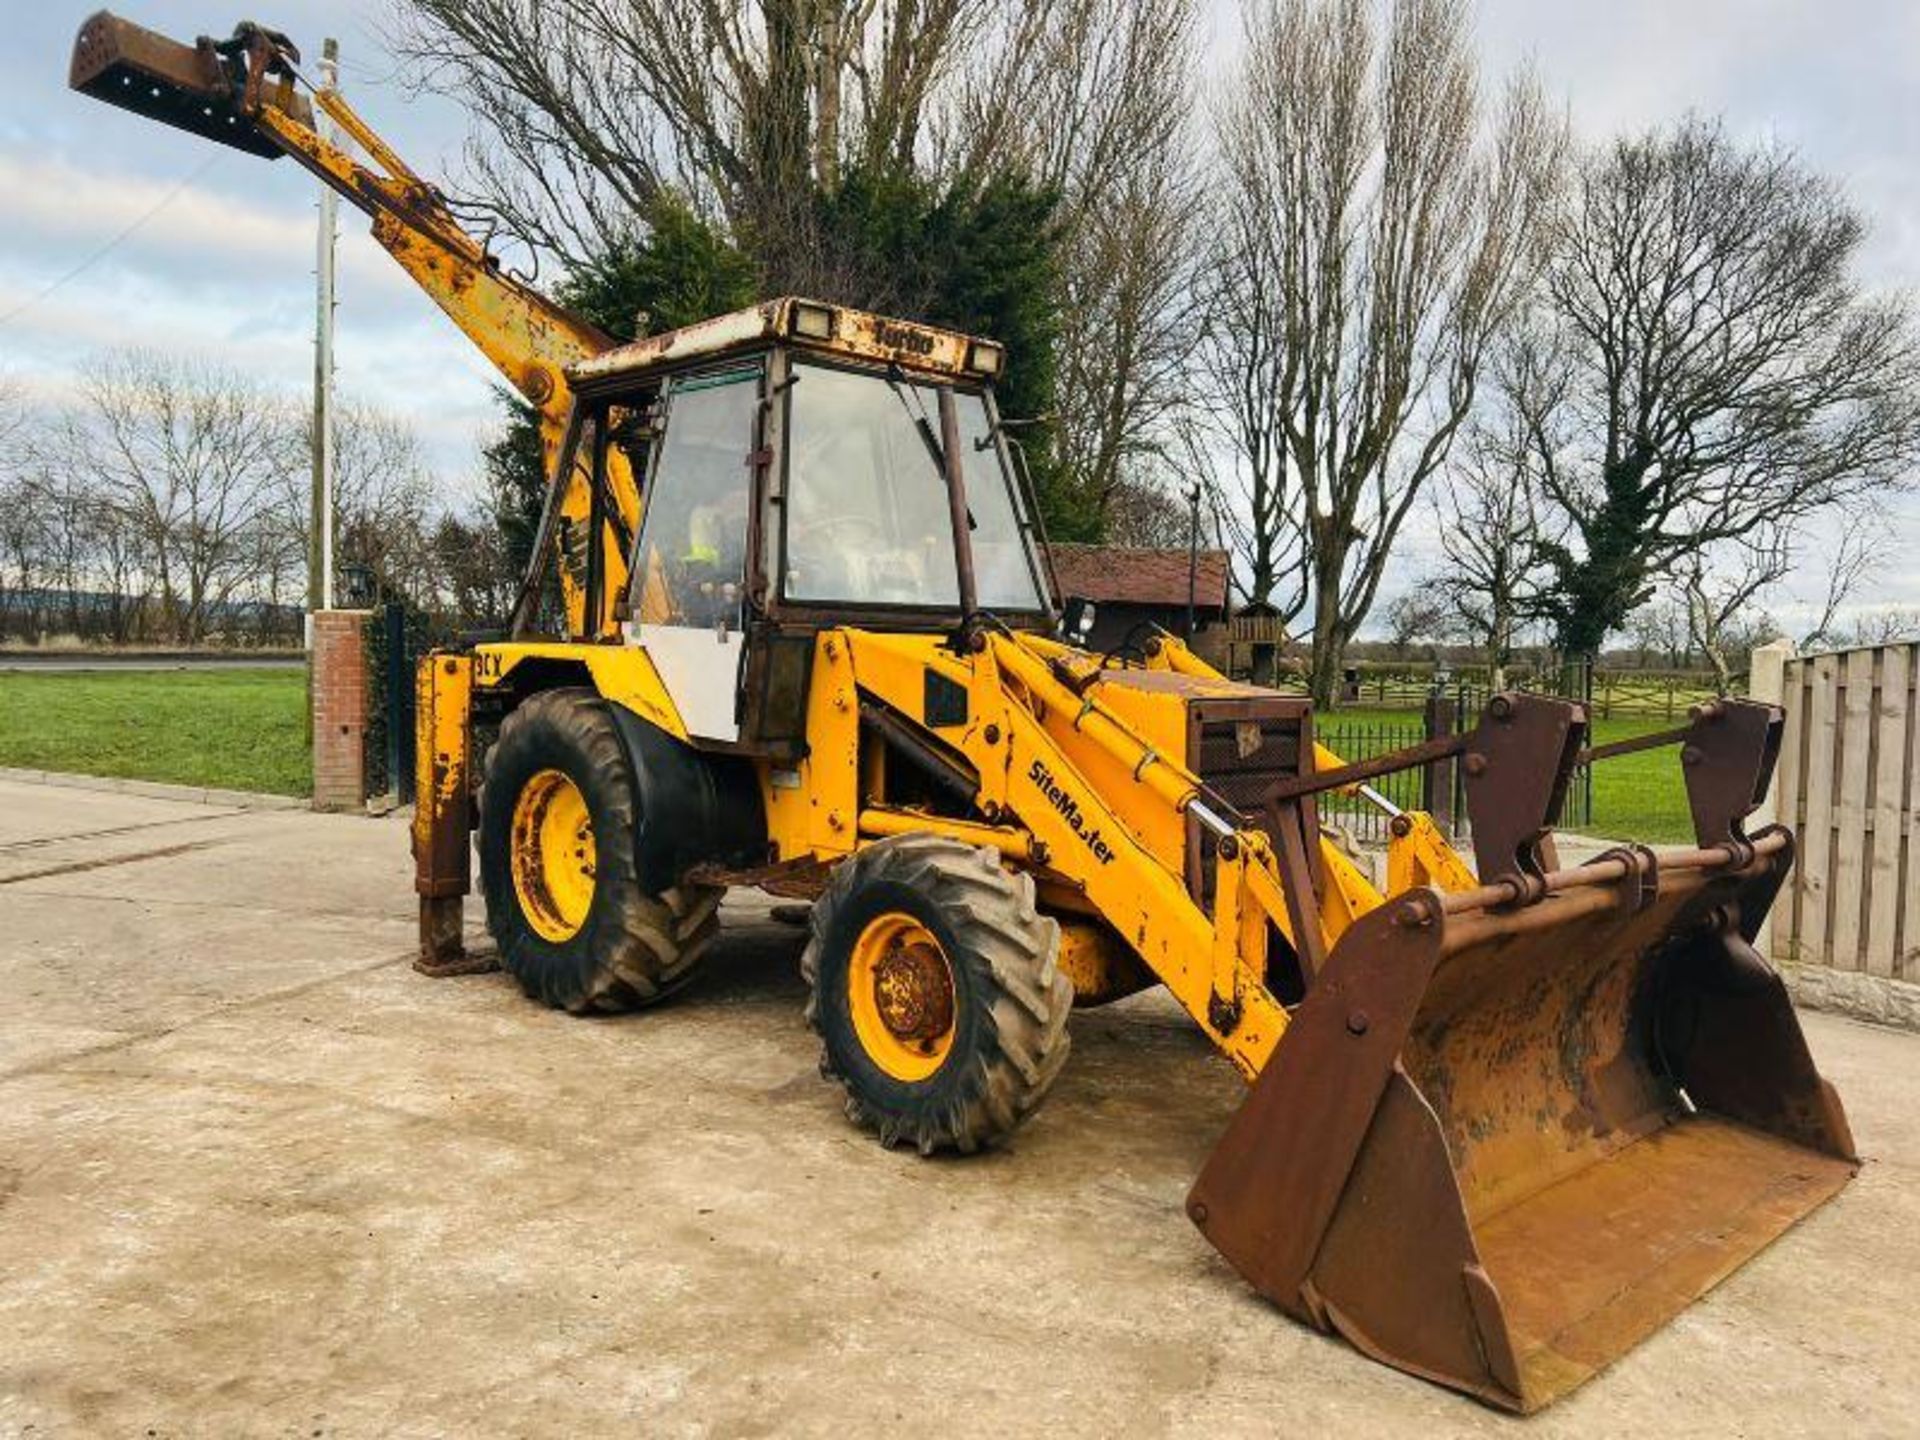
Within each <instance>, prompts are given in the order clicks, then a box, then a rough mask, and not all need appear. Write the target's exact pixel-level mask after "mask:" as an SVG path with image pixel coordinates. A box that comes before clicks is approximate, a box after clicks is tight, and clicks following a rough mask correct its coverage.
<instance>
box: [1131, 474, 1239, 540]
mask: <svg viewBox="0 0 1920 1440" xmlns="http://www.w3.org/2000/svg"><path fill="white" fill-rule="evenodd" d="M1192 530H1193V512H1192V509H1191V508H1190V507H1189V505H1188V503H1187V501H1186V500H1185V499H1183V498H1182V497H1181V496H1180V495H1178V494H1177V493H1175V492H1174V491H1173V490H1172V489H1170V488H1168V487H1167V486H1166V485H1165V484H1163V483H1161V481H1160V480H1159V479H1158V478H1157V477H1153V478H1149V477H1147V476H1144V475H1143V476H1141V478H1137V479H1126V480H1122V481H1121V482H1120V483H1119V484H1118V485H1117V486H1115V488H1114V491H1113V494H1112V496H1111V497H1110V499H1109V501H1108V507H1107V543H1108V544H1110V545H1119V546H1124V547H1127V548H1132V549H1162V550H1173V549H1181V550H1184V549H1185V548H1186V546H1187V541H1188V539H1189V537H1190V535H1191V533H1192ZM1199 541H1200V545H1201V548H1202V549H1211V548H1213V547H1214V546H1215V544H1216V543H1217V542H1216V540H1215V538H1214V536H1213V534H1212V530H1211V517H1210V516H1209V515H1207V514H1206V513H1204V512H1203V513H1202V514H1201V516H1200V535H1199Z"/></svg>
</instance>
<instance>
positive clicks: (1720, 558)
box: [1676, 527, 1794, 695]
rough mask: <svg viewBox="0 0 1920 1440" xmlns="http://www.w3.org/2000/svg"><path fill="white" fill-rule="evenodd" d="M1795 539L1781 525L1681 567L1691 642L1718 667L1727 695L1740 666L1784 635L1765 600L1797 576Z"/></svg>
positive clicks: (1696, 554)
mask: <svg viewBox="0 0 1920 1440" xmlns="http://www.w3.org/2000/svg"><path fill="white" fill-rule="evenodd" d="M1793 539H1794V537H1793V533H1792V531H1791V529H1788V528H1783V527H1775V528H1771V529H1768V530H1765V531H1761V532H1758V533H1757V534H1755V535H1753V536H1751V537H1748V538H1746V539H1743V540H1741V541H1738V542H1736V543H1733V544H1731V545H1729V546H1725V547H1722V549H1721V550H1720V551H1714V550H1706V549H1701V550H1695V551H1693V552H1692V553H1690V554H1688V555H1686V556H1684V557H1682V559H1681V560H1680V562H1679V564H1678V565H1677V566H1676V570H1677V573H1678V582H1679V592H1680V601H1681V605H1682V606H1683V608H1684V612H1685V614H1686V619H1687V639H1688V642H1689V644H1690V645H1691V647H1692V649H1694V650H1695V651H1697V652H1699V653H1700V654H1701V655H1703V656H1705V657H1706V661H1707V663H1708V664H1709V665H1711V666H1712V667H1713V674H1714V683H1715V686H1716V688H1717V689H1718V691H1719V693H1720V694H1722V695H1725V694H1726V693H1728V691H1730V690H1731V689H1732V688H1733V672H1734V667H1735V665H1736V664H1744V663H1745V660H1746V657H1747V656H1748V655H1749V654H1751V653H1752V651H1753V647H1754V646H1756V645H1761V644H1765V643H1766V642H1767V641H1768V640H1771V639H1773V638H1775V637H1776V636H1778V635H1779V633H1780V627H1779V626H1778V625H1776V624H1775V623H1774V621H1773V617H1772V616H1771V615H1769V614H1767V613H1766V611H1765V609H1764V608H1763V607H1762V604H1761V600H1762V597H1764V596H1765V595H1766V593H1767V592H1768V591H1770V590H1772V589H1773V588H1774V587H1775V586H1776V585H1778V584H1779V583H1780V581H1782V580H1783V579H1785V578H1786V577H1787V575H1788V574H1790V573H1791V572H1792V570H1793V557H1794V547H1793Z"/></svg>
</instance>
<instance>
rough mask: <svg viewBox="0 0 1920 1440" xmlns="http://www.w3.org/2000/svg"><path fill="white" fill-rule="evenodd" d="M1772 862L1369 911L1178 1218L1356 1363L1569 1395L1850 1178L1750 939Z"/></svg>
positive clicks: (1771, 843) (1492, 890)
mask: <svg viewBox="0 0 1920 1440" xmlns="http://www.w3.org/2000/svg"><path fill="white" fill-rule="evenodd" d="M1791 850H1792V844H1791V840H1790V837H1788V835H1787V834H1786V832H1785V831H1781V830H1775V831H1770V832H1768V833H1767V834H1765V835H1763V836H1761V837H1760V838H1759V839H1758V840H1756V841H1754V842H1752V843H1751V844H1748V843H1745V842H1743V843H1741V844H1738V845H1730V846H1725V847H1717V848H1712V849H1706V850H1695V851H1685V852H1677V853H1672V854H1667V855H1663V856H1660V857H1658V858H1657V859H1656V857H1655V856H1654V854H1653V852H1651V851H1647V850H1645V849H1631V850H1625V851H1620V852H1615V853H1614V854H1613V855H1610V856H1607V857H1603V859H1602V860H1601V861H1600V862H1596V863H1595V864H1592V865H1590V866H1587V867H1584V868H1582V869H1579V870H1572V871H1565V872H1561V873H1558V874H1555V875H1551V876H1548V877H1545V880H1544V885H1543V889H1544V891H1545V893H1544V894H1543V895H1542V896H1541V897H1540V898H1538V899H1537V900H1535V901H1534V903H1531V904H1527V905H1525V906H1524V907H1521V908H1514V907H1513V905H1512V903H1511V901H1512V895H1511V892H1510V891H1503V890H1502V889H1501V888H1500V887H1489V888H1488V889H1487V890H1482V891H1478V892H1474V893H1473V894H1471V895H1466V896H1455V897H1448V898H1443V897H1442V896H1440V895H1439V894H1438V893H1436V892H1434V891H1430V890H1418V891H1414V892H1411V893H1410V894H1407V895H1403V896H1400V897H1397V898H1395V899H1393V900H1391V901H1389V902H1388V903H1387V904H1386V905H1385V906H1383V907H1382V908H1380V909H1379V910H1376V911H1374V912H1373V913H1371V914H1369V915H1368V916H1366V917H1365V918H1364V919H1362V920H1361V921H1360V922H1358V923H1357V924H1356V925H1355V926H1354V927H1353V928H1352V929H1351V930H1350V931H1348V933H1347V934H1346V935H1345V936H1344V937H1343V938H1342V940H1341V943H1340V944H1339V945H1338V946H1337V947H1336V948H1335V950H1334V952H1333V953H1332V954H1331V955H1330V956H1329V957H1328V961H1327V965H1326V968H1325V970H1324V971H1323V972H1322V974H1321V975H1320V977H1319V978H1318V980H1317V981H1316V983H1315V985H1314V987H1313V989H1312V990H1311V991H1310V993H1309V994H1308V996H1307V998H1306V1000H1305V1001H1304V1002H1303V1003H1302V1005H1301V1006H1300V1008H1299V1010H1298V1011H1297V1013H1296V1015H1295V1017H1294V1020H1293V1023H1292V1024H1291V1025H1290V1026H1289V1027H1288V1029H1287V1032H1286V1034H1285V1035H1284V1036H1283V1037H1282V1038H1281V1041H1280V1044H1279V1046H1278V1048H1277V1049H1276V1050H1275V1052H1274V1055H1273V1058H1272V1059H1271V1061H1270V1062H1269V1063H1268V1065H1267V1067H1266V1069H1265V1070H1264V1071H1263V1072H1262V1074H1261V1076H1260V1078H1259V1080H1258V1081H1257V1082H1256V1083H1255V1085H1254V1087H1253V1090H1252V1091H1251V1093H1250V1094H1249V1096H1248V1099H1247V1103H1246V1105H1245V1106H1244V1108H1243V1109H1242V1110H1241V1111H1240V1112H1239V1114H1238V1115H1236V1116H1235V1117H1234V1120H1233V1121H1232V1123H1231V1124H1230V1125H1229V1127H1228V1129H1227V1131H1226V1134H1225V1135H1224V1136H1223V1138H1222V1139H1221V1140H1220V1142H1219V1144H1218V1146H1217V1147H1216V1148H1215V1150H1214V1151H1213V1153H1212V1155H1211V1156H1210V1157H1209V1158H1208V1160H1207V1163H1206V1166H1205V1168H1204V1169H1203V1170H1202V1171H1201V1174H1200V1176H1199V1179H1198V1180H1197V1181H1196V1182H1195V1184H1194V1187H1193V1191H1192V1193H1191V1195H1190V1196H1189V1199H1188V1212H1189V1214H1190V1215H1191V1216H1192V1218H1193V1220H1194V1221H1195V1223H1196V1224H1197V1225H1198V1226H1199V1227H1200V1229H1201V1230H1202V1231H1203V1232H1204V1233H1205V1234H1206V1236H1207V1238H1208V1239H1209V1240H1211V1241H1212V1242H1213V1244H1214V1245H1215V1246H1216V1247H1217V1248H1218V1249H1219V1250H1220V1251H1221V1253H1222V1254H1223V1255H1225V1256H1226V1258H1227V1259H1228V1260H1229V1261H1230V1262H1232V1264H1233V1265H1234V1266H1235V1268H1236V1269H1238V1270H1239V1271H1240V1273H1241V1274H1242V1275H1243V1276H1245V1277H1246V1279H1247V1280H1248V1281H1250V1282H1251V1283H1252V1284H1253V1285H1254V1286H1255V1287H1256V1288H1257V1289H1258V1290H1259V1291H1260V1292H1261V1293H1262V1294H1263V1295H1265V1296H1267V1297H1268V1298H1269V1299H1271V1300H1272V1301H1274V1302H1275V1303H1276V1304H1278V1305H1279V1306H1280V1307H1281V1308H1283V1309H1284V1310H1286V1311H1288V1312H1289V1313H1290V1314H1292V1315H1294V1316H1296V1317H1298V1318H1300V1319H1302V1320H1305V1321H1307V1322H1309V1323H1311V1324H1313V1325H1316V1326H1318V1327H1320V1328H1322V1329H1324V1330H1329V1331H1334V1332H1337V1333H1339V1334H1341V1335H1343V1336H1345V1337H1346V1338H1347V1339H1348V1340H1349V1341H1351V1342H1352V1343H1353V1344H1354V1345H1356V1346H1358V1347H1359V1348H1360V1349H1361V1350H1363V1351H1365V1352H1366V1353H1367V1354H1369V1355H1371V1356H1373V1357H1374V1358H1376V1359H1379V1360H1383V1361H1386V1362H1387V1363H1388V1364H1391V1365H1395V1366H1398V1367H1400V1368H1401V1369H1404V1370H1408V1371H1410V1372H1412V1373H1414V1374H1416V1375H1421V1376H1424V1377H1426V1378H1428V1379H1430V1380H1435V1381H1438V1382H1440V1383H1442V1384H1445V1385H1450V1386H1453V1387H1456V1388H1458V1389H1461V1390H1464V1391H1467V1392H1469V1393H1470V1394H1473V1395H1476V1396H1479V1397H1480V1398H1482V1399H1483V1400H1487V1401H1489V1402H1491V1403H1493V1404H1496V1405H1500V1406H1503V1407H1506V1408H1509V1409H1513V1410H1520V1411H1530V1410H1534V1409H1537V1408H1538V1407H1540V1406H1542V1405H1545V1404H1546V1403H1548V1402H1549V1401H1551V1400H1552V1399H1554V1398H1555V1397H1556V1396H1558V1395H1561V1394H1563V1393H1565V1392H1566V1391H1568V1390H1570V1389H1572V1388H1573V1387H1575V1386H1577V1385H1579V1384H1580V1383H1582V1382H1583V1381H1585V1380H1586V1379H1587V1378H1589V1377H1590V1376H1592V1375H1593V1374H1595V1373H1597V1372H1598V1371H1599V1370H1600V1369H1601V1368H1603V1367H1604V1366H1606V1365H1607V1364H1608V1363H1609V1362H1611V1361H1612V1360H1613V1359H1615V1358H1616V1357H1617V1356H1619V1355H1620V1354H1621V1353H1623V1352H1624V1351H1626V1350H1628V1349H1630V1348H1631V1347H1632V1346H1633V1345H1635V1344H1637V1343H1638V1342H1639V1341H1640V1340H1641V1339H1643V1338H1644V1337H1645V1336H1647V1335H1648V1334H1650V1333H1652V1332H1653V1331H1654V1330H1656V1329H1657V1328H1659V1327H1660V1326H1661V1325H1662V1324H1664V1323H1665V1322H1666V1321H1667V1320H1668V1319H1669V1318H1670V1317H1672V1316H1673V1315H1674V1314H1675V1313H1676V1312H1678V1311H1679V1310H1681V1309H1683V1308H1685V1307H1686V1306H1687V1305H1688V1304H1689V1303H1690V1302H1691V1301H1693V1300H1694V1299H1695V1298H1696V1297H1698V1296H1699V1295H1701V1294H1702V1293H1703V1292H1705V1291H1706V1290H1707V1289H1709V1288H1710V1287H1711V1286H1713V1285H1714V1284H1715V1283H1717V1282H1718V1281H1719V1280H1720V1279H1722V1278H1723V1277H1724V1276H1726V1275H1727V1274H1729V1273H1731V1272H1732V1271H1733V1270H1734V1269H1735V1268H1736V1267H1738V1266H1739V1265H1740V1264H1741V1263H1743V1262H1744V1261H1745V1260H1746V1259H1747V1258H1748V1257H1750V1256H1752V1255H1753V1254H1755V1253H1756V1252H1757V1251H1759V1250H1760V1249H1762V1248H1764V1247H1765V1246H1766V1245H1767V1244H1768V1243H1769V1242H1770V1241H1772V1240H1773V1239H1774V1238H1775V1237H1776V1236H1778V1235H1779V1234H1781V1233H1782V1232H1783V1231H1785V1230H1786V1229H1787V1228H1788V1227H1789V1226H1791V1225H1792V1224H1793V1223H1794V1222H1795V1221H1797V1220H1799V1219H1800V1218H1801V1217H1802V1216H1804V1215H1806V1214H1808V1213H1809V1212H1811V1211H1812V1210H1814V1209H1816V1208H1817V1207H1818V1206H1820V1205H1821V1204H1822V1203H1823V1202H1825V1201H1826V1200H1827V1199H1829V1198H1831V1197H1832V1196H1833V1195H1834V1194H1835V1193H1837V1192H1838V1191H1839V1190H1840V1188H1841V1187H1842V1186H1843V1185H1845V1183H1846V1182H1847V1180H1848V1179H1849V1178H1850V1177H1851V1176H1852V1174H1853V1173H1854V1170H1855V1169H1856V1168H1857V1162H1856V1160H1855V1157H1854V1150H1853V1141H1852V1137H1851V1136H1850V1134H1849V1133H1848V1130H1847V1122H1846V1118H1845V1116H1844V1114H1843V1112H1842V1110H1841V1107H1840V1103H1839V1100H1838V1098H1837V1097H1836V1096H1835V1094H1834V1092H1833V1090H1832V1089H1831V1087H1829V1086H1828V1084H1827V1083H1826V1082H1825V1081H1824V1080H1823V1079H1822V1078H1821V1077H1820V1075H1819V1074H1818V1073H1817V1072H1816V1071H1815V1069H1814V1067H1813V1062H1812V1060H1811V1058H1810V1057H1809V1055H1808V1053H1807V1047H1806V1042H1805V1040H1804V1039H1803V1037H1802V1035H1801V1032H1800V1027H1799V1022H1798V1021H1797V1020H1796V1019H1795V1017H1794V1014H1793V1011H1792V1008H1791V1007H1790V1005H1789V1004H1788V1001H1787V996H1786V991H1785V988H1784V987H1783V985H1782V983H1781V981H1780V979H1779V977H1778V976H1777V975H1775V974H1774V973H1773V972H1772V970H1771V969H1770V968H1769V967H1768V966H1767V965H1766V964H1765V963H1764V962H1763V961H1761V960H1760V958H1759V957H1758V956H1757V955H1756V954H1755V953H1754V951H1753V950H1752V949H1751V947H1750V945H1749V941H1750V940H1751V939H1752V936H1753V934H1754V931H1755V927H1756V926H1757V925H1758V923H1759V921H1760V919H1761V918H1762V917H1763V916H1764V915H1765V913H1766V910H1767V907H1768V906H1769V905H1770V904H1771V903H1772V900H1773V896H1774V893H1775V891H1776V890H1777V889H1778V888H1779V885H1780V882H1781V879H1782V877H1783V876H1784V874H1785V873H1786V870H1787V868H1788V866H1789V864H1790V863H1791ZM1503 901H1505V903H1504V904H1503V903H1502V902H1503Z"/></svg>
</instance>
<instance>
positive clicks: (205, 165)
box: [0, 150, 225, 329]
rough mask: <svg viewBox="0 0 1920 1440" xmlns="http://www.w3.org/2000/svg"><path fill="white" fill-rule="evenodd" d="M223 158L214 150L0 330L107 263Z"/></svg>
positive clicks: (0, 323) (0, 318) (9, 315)
mask: <svg viewBox="0 0 1920 1440" xmlns="http://www.w3.org/2000/svg"><path fill="white" fill-rule="evenodd" d="M224 158H225V157H224V156H223V155H221V154H220V152H219V151H217V150H216V151H215V152H214V153H213V154H211V155H209V156H207V158H206V159H204V160H202V161H201V162H200V163H199V164H198V165H196V166H194V167H193V169H192V170H190V171H189V172H188V173H187V174H186V175H185V176H183V177H182V178H181V179H180V181H179V183H177V184H176V185H175V186H174V187H173V188H172V189H171V190H169V191H167V193H166V194H164V195H162V196H161V197H160V198H159V199H158V200H156V201H154V202H153V204H152V205H150V206H148V207H147V209H146V211H145V212H144V213H143V214H141V215H139V216H138V217H136V218H135V219H134V220H133V222H132V223H131V224H129V225H128V226H127V227H126V228H125V229H124V230H122V231H120V233H119V234H117V235H115V236H114V237H113V238H112V239H111V240H109V241H107V243H106V244H104V245H102V246H101V247H100V248H99V249H98V250H95V251H94V252H93V253H92V254H91V255H89V256H87V258H86V259H84V260H82V261H81V262H80V263H79V264H78V265H76V266H74V267H73V268H72V269H71V270H69V271H67V273H66V274H64V275H62V276H61V277H60V278H59V279H58V280H55V281H54V282H53V283H52V284H51V285H49V286H47V288H46V289H44V290H42V291H41V292H40V293H39V294H38V295H34V296H32V297H30V298H29V299H26V300H23V301H21V302H20V303H19V304H18V305H16V306H14V307H13V309H11V310H9V311H7V312H6V314H4V315H0V329H4V328H5V327H7V326H8V325H11V324H12V323H13V322H14V321H15V320H17V319H18V318H19V317H20V316H22V315H24V314H26V313H27V311H29V310H31V309H33V307H34V306H36V305H38V304H39V303H40V302H41V301H42V300H45V299H46V298H47V297H48V296H50V295H52V294H53V293H54V292H55V291H57V290H59V289H60V288H61V287H62V286H65V285H68V284H71V283H72V282H73V281H75V280H78V279H79V278H80V277H81V276H82V275H84V274H86V273H87V271H88V270H90V269H92V268H93V267H94V266H95V265H97V264H99V263H100V262H101V261H102V260H104V259H106V258H107V256H109V255H111V254H112V253H113V252H114V251H115V250H117V249H119V248H120V246H121V245H123V244H125V243H126V242H127V241H128V240H129V239H131V238H132V236H133V234H134V232H135V231H137V230H139V228H140V227H141V226H142V225H145V224H146V223H147V222H148V221H149V220H151V219H153V217H154V216H156V215H158V214H159V213H160V212H161V211H162V210H164V209H166V208H167V206H169V205H171V204H172V203H173V202H174V201H175V200H177V199H179V198H180V194H181V192H182V191H184V190H185V189H186V188H187V187H188V186H189V185H191V184H193V182H194V181H196V180H198V179H199V178H200V177H201V176H202V175H204V174H206V173H207V171H208V170H210V169H212V168H213V166H214V165H215V164H216V163H217V162H218V161H220V160H222V159H224Z"/></svg>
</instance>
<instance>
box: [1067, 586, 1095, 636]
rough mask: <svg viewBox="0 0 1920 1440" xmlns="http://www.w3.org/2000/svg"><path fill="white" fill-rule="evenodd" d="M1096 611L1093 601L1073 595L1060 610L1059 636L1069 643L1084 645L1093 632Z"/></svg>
mask: <svg viewBox="0 0 1920 1440" xmlns="http://www.w3.org/2000/svg"><path fill="white" fill-rule="evenodd" d="M1098 613H1099V612H1098V610H1097V609H1096V607H1095V606H1094V603H1093V601H1091V600H1088V599H1087V598H1085V597H1084V596H1080V595H1076V596H1073V597H1072V598H1070V599H1069V600H1068V601H1067V603H1066V608H1065V609H1064V610H1062V611H1061V612H1060V638H1061V639H1063V640H1065V641H1066V642H1067V643H1068V644H1069V645H1085V644H1086V643H1087V637H1088V636H1089V635H1091V634H1093V622H1094V618H1095V616H1096V615H1097V614H1098Z"/></svg>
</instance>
